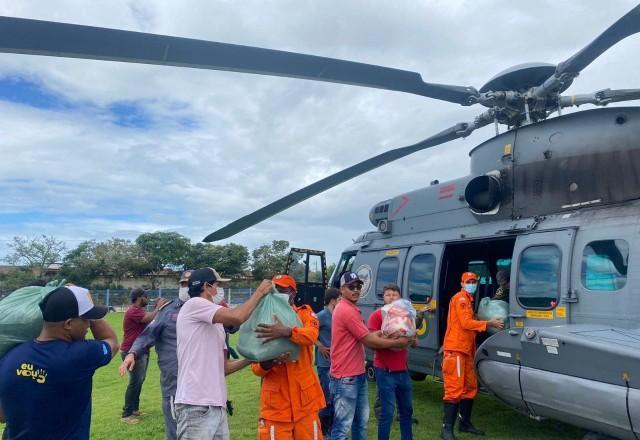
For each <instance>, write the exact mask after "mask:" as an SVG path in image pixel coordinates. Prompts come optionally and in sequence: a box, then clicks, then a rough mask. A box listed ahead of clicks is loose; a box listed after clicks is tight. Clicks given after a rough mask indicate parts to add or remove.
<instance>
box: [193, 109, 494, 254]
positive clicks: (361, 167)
mask: <svg viewBox="0 0 640 440" xmlns="http://www.w3.org/2000/svg"><path fill="white" fill-rule="evenodd" d="M494 114H495V113H494V110H493V109H489V110H487V111H486V112H484V113H482V114H481V115H480V116H478V117H477V118H476V119H475V121H474V122H473V123H464V122H461V123H458V124H456V125H454V126H452V127H450V128H447V129H446V130H444V131H441V132H440V133H438V134H436V135H434V136H431V137H429V138H427V139H425V140H423V141H421V142H418V143H417V144H413V145H409V146H407V147H401V148H397V149H394V150H390V151H386V152H384V153H382V154H379V155H377V156H374V157H372V158H370V159H367V160H365V161H363V162H360V163H357V164H355V165H353V166H350V167H349V168H346V169H344V170H342V171H339V172H337V173H335V174H332V175H331V176H328V177H325V178H324V179H321V180H318V181H317V182H315V183H312V184H311V185H309V186H306V187H304V188H302V189H299V190H298V191H296V192H294V193H291V194H289V195H287V196H285V197H283V198H281V199H279V200H276V201H275V202H273V203H270V204H269V205H267V206H264V207H262V208H260V209H258V210H257V211H254V212H252V213H251V214H247V215H245V216H244V217H242V218H239V219H238V220H235V221H234V222H232V223H229V224H228V225H227V226H225V227H223V228H221V229H218V230H217V231H215V232H212V233H211V234H209V235H207V236H206V237H205V238H204V240H203V241H205V242H212V241H218V240H222V239H225V238H229V237H231V236H233V235H235V234H237V233H238V232H241V231H244V230H245V229H247V228H250V227H251V226H254V225H256V224H258V223H260V222H261V221H263V220H266V219H268V218H269V217H271V216H273V215H275V214H277V213H279V212H282V211H284V210H285V209H287V208H290V207H292V206H294V205H297V204H298V203H300V202H302V201H304V200H307V199H308V198H310V197H313V196H315V195H317V194H320V193H321V192H323V191H326V190H328V189H331V188H333V187H334V186H337V185H340V184H341V183H344V182H346V181H347V180H350V179H353V178H354V177H357V176H360V175H361V174H364V173H366V172H368V171H371V170H373V169H375V168H378V167H380V166H382V165H386V164H388V163H390V162H393V161H394V160H398V159H400V158H403V157H405V156H408V155H410V154H413V153H416V152H418V151H421V150H425V149H427V148H431V147H435V146H436V145H440V144H443V143H445V142H449V141H451V140H453V139H457V138H461V137H466V136H468V135H469V134H471V132H472V131H473V130H475V129H477V128H479V127H482V126H484V125H487V124H489V123H490V122H491V121H493V117H494Z"/></svg>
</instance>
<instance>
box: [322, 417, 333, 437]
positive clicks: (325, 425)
mask: <svg viewBox="0 0 640 440" xmlns="http://www.w3.org/2000/svg"><path fill="white" fill-rule="evenodd" d="M331 425H333V416H320V426H321V427H322V435H323V436H325V437H326V436H329V435H330V434H331Z"/></svg>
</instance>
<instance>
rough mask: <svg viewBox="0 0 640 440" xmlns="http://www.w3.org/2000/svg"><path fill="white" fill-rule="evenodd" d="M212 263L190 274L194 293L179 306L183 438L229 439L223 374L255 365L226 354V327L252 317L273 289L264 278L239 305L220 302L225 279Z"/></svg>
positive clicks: (178, 396) (179, 413) (178, 400)
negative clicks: (216, 299)
mask: <svg viewBox="0 0 640 440" xmlns="http://www.w3.org/2000/svg"><path fill="white" fill-rule="evenodd" d="M226 281H229V279H228V278H222V277H221V276H220V274H218V272H216V271H215V270H214V269H212V268H210V267H205V268H203V269H198V270H194V271H193V272H192V273H191V278H190V279H189V296H190V297H191V299H189V301H187V302H186V303H185V304H184V305H183V306H182V310H180V314H179V315H178V322H177V324H176V328H177V332H178V349H177V352H178V386H177V390H176V399H175V408H176V416H177V420H178V438H179V439H183V440H191V439H194V440H195V439H197V440H207V439H212V440H213V439H215V440H227V439H229V427H228V425H227V387H226V383H225V380H224V376H225V375H227V374H231V373H235V372H236V371H238V370H240V369H242V368H244V367H246V366H247V365H250V364H251V361H248V360H246V359H241V360H237V361H230V360H228V359H226V356H225V331H224V327H223V326H236V327H237V326H240V324H242V323H243V322H245V321H246V320H247V319H249V316H250V315H251V312H253V311H254V310H255V308H256V306H257V305H258V303H259V302H260V300H261V299H262V298H263V297H264V296H265V295H267V294H268V293H269V292H270V291H271V288H272V287H271V281H269V280H263V281H262V283H261V284H260V286H258V288H257V289H256V291H255V292H254V294H253V295H251V297H250V298H249V299H248V300H247V301H245V302H244V303H243V304H240V305H238V306H236V307H235V308H233V309H232V308H227V307H223V306H221V305H219V304H215V302H214V298H215V297H216V295H217V294H218V287H220V284H221V283H223V282H226Z"/></svg>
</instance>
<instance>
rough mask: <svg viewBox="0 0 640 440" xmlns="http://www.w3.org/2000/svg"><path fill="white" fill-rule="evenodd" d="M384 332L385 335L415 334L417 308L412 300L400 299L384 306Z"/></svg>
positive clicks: (409, 335)
mask: <svg viewBox="0 0 640 440" xmlns="http://www.w3.org/2000/svg"><path fill="white" fill-rule="evenodd" d="M381 330H382V334H383V335H385V336H408V337H411V336H414V335H415V334H416V309H414V308H413V305H411V302H410V301H407V300H406V299H398V300H396V301H394V302H392V303H391V304H387V305H386V306H384V307H382V328H381Z"/></svg>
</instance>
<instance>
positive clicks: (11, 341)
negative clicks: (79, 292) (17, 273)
mask: <svg viewBox="0 0 640 440" xmlns="http://www.w3.org/2000/svg"><path fill="white" fill-rule="evenodd" d="M63 283H64V280H62V281H51V282H50V283H49V284H47V285H46V286H28V287H22V288H20V289H18V290H14V291H13V292H11V293H10V294H9V295H8V296H7V297H6V298H4V299H2V301H0V357H2V356H4V355H5V354H6V353H7V352H8V351H9V350H10V349H12V348H13V347H15V346H16V345H18V344H20V343H22V342H25V341H28V340H30V339H33V338H35V337H36V336H38V335H39V334H40V330H41V329H42V312H41V311H40V306H38V303H40V301H41V300H42V299H43V298H44V297H45V296H46V295H47V294H48V293H49V292H51V291H52V290H54V289H56V288H58V287H59V286H62V285H63Z"/></svg>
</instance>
